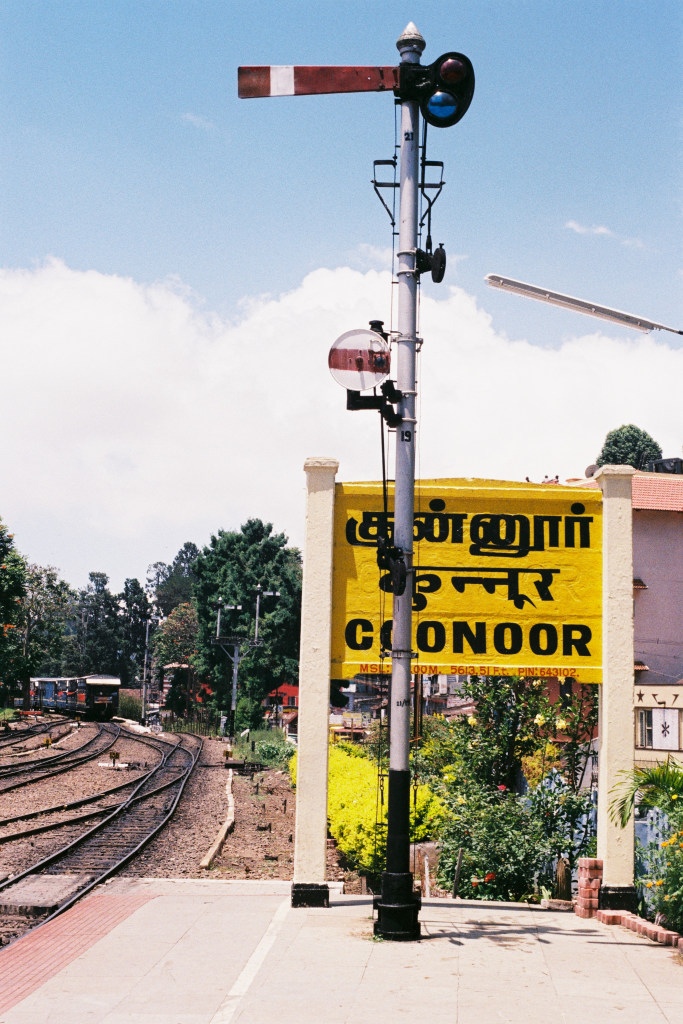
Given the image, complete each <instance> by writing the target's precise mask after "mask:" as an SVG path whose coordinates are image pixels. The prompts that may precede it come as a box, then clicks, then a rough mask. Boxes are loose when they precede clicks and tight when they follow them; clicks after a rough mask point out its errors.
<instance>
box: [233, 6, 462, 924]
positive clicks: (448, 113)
mask: <svg viewBox="0 0 683 1024" xmlns="http://www.w3.org/2000/svg"><path fill="white" fill-rule="evenodd" d="M396 46H397V49H398V51H399V53H400V57H401V61H400V64H399V65H398V66H397V67H353V66H347V67H320V66H312V67H293V66H279V67H275V66H273V67H241V68H240V69H239V72H238V92H239V95H240V96H241V97H242V98H245V99H246V98H255V97H274V96H297V95H305V94H308V95H310V94H315V93H321V94H322V93H334V92H339V93H341V92H378V91H380V92H381V91H391V92H393V94H394V96H395V98H396V102H397V103H399V104H400V107H401V128H400V178H399V230H398V243H399V245H398V271H397V276H398V316H397V334H396V337H395V338H394V341H395V345H396V353H397V373H396V381H395V384H393V382H387V384H385V385H383V394H384V396H385V397H384V398H383V399H379V398H367V399H361V398H360V396H358V395H357V394H356V392H354V391H353V390H350V391H349V405H348V407H349V408H356V409H358V408H379V409H380V411H381V412H382V414H383V416H384V418H385V419H386V420H387V423H388V424H389V426H391V427H392V428H394V429H395V430H396V441H397V443H396V470H395V488H394V532H393V540H392V544H391V546H390V547H388V548H387V549H385V551H384V552H380V551H379V548H378V555H379V556H380V558H383V559H384V562H383V563H382V562H380V564H384V565H385V567H387V568H390V570H391V573H392V577H393V578H394V585H393V616H392V621H393V630H392V639H391V664H392V668H391V686H390V702H391V729H390V753H389V800H388V820H387V860H386V870H385V871H384V873H383V876H382V892H381V895H380V896H379V897H378V898H377V899H376V900H375V908H376V910H377V913H378V917H377V920H376V922H375V933H376V934H378V935H380V936H382V937H384V938H386V939H394V940H411V939H418V938H419V937H420V924H419V921H418V913H419V909H420V899H419V896H416V895H415V894H414V891H413V876H412V873H411V872H410V766H409V753H410V704H411V700H410V679H411V662H412V661H413V657H414V655H413V650H412V645H411V636H412V592H413V580H412V574H413V565H412V557H413V516H414V505H415V451H416V433H417V418H416V398H417V383H416V349H417V344H418V339H417V291H418V287H419V277H420V274H421V273H424V272H425V271H427V270H431V273H432V278H433V279H434V281H436V282H438V281H440V280H441V279H442V278H443V273H444V269H445V253H444V251H443V249H442V248H441V247H439V248H438V249H437V250H436V251H435V252H434V253H432V252H431V240H430V239H429V240H428V244H427V252H422V251H421V250H420V249H418V201H419V190H420V176H419V171H420V167H419V149H420V145H419V127H420V115H422V117H423V118H424V120H425V121H426V122H427V123H429V124H431V125H434V126H435V127H442V128H443V127H450V126H451V125H454V124H456V123H457V122H458V121H459V120H460V119H461V118H462V117H463V116H464V114H465V113H466V111H467V109H468V107H469V105H470V102H471V99H472V94H473V92H474V70H473V68H472V65H471V63H470V61H469V60H468V58H467V57H465V56H464V55H463V54H461V53H457V52H454V51H450V52H447V53H445V54H443V55H442V56H441V57H439V58H438V60H436V61H434V63H433V64H431V65H429V66H423V65H422V64H420V57H421V55H422V52H423V50H424V48H425V41H424V39H423V38H422V36H421V35H420V33H419V32H418V30H417V29H416V27H415V25H413V24H412V22H411V23H410V24H409V25H408V26H407V28H406V29H405V31H404V32H403V33H402V35H401V36H400V37H399V39H398V41H397V43H396ZM372 326H373V328H374V326H375V322H373V325H372ZM380 332H381V325H380V326H379V328H378V329H377V331H376V334H377V335H378V336H379V334H380ZM366 333H369V332H366ZM345 351H350V350H348V349H347V350H345ZM337 356H339V353H337ZM373 358H374V359H375V361H376V355H374V356H373ZM358 359H360V361H361V362H362V356H356V360H358ZM330 365H331V366H332V364H330ZM374 383H376V381H373V384H372V385H368V384H365V385H364V384H359V385H358V390H362V389H363V388H364V387H369V386H374ZM353 395H355V396H356V397H355V401H354V399H353V398H352V396H353ZM363 403H366V404H365V405H364V404H363ZM375 403H379V404H375ZM394 405H395V406H396V410H395V411H394V408H393V406H394ZM378 561H379V558H378ZM295 886H296V870H295ZM311 888H313V887H311ZM301 898H302V901H305V896H302V897H301ZM293 901H294V896H293Z"/></svg>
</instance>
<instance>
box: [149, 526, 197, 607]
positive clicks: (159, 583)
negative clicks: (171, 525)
mask: <svg viewBox="0 0 683 1024" xmlns="http://www.w3.org/2000/svg"><path fill="white" fill-rule="evenodd" d="M198 555H199V548H198V547H197V545H196V544H193V543H192V542H191V541H186V542H185V544H183V546H182V548H181V549H180V551H179V552H178V554H177V555H176V556H175V558H174V559H173V563H172V564H171V565H167V564H166V563H165V562H154V564H153V565H150V567H149V569H148V575H147V589H148V591H149V592H150V593H151V594H152V595H153V597H154V602H155V604H156V605H157V606H158V607H159V609H160V610H161V612H162V614H163V615H170V614H171V612H172V611H173V609H174V608H177V607H178V605H180V604H187V602H188V601H191V600H192V586H193V583H194V578H195V573H194V565H195V562H196V561H197V556H198Z"/></svg>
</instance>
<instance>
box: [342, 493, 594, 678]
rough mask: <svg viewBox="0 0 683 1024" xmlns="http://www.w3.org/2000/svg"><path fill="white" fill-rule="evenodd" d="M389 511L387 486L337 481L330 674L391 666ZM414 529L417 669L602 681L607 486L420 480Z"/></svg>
mask: <svg viewBox="0 0 683 1024" xmlns="http://www.w3.org/2000/svg"><path fill="white" fill-rule="evenodd" d="M388 507H389V509H390V510H391V509H392V508H393V493H392V491H391V490H390V492H389V502H388ZM383 508H384V504H383V498H382V486H381V484H379V483H346V484H344V483H340V484H337V485H336V489H335V519H334V569H333V601H332V608H333V611H332V669H331V672H332V677H333V678H351V677H353V676H354V675H356V674H359V673H367V674H379V673H386V674H389V673H390V672H391V656H390V654H389V653H388V652H389V651H390V648H391V615H392V593H391V576H390V573H389V572H388V571H387V570H383V569H379V568H378V565H377V538H378V536H385V537H387V538H388V540H389V541H390V542H391V540H392V533H393V515H392V513H391V511H390V512H389V513H388V514H385V513H384V511H383ZM413 537H414V550H415V557H414V565H415V571H414V574H413V580H412V605H413V641H412V642H413V651H414V652H415V659H414V663H413V666H412V668H413V672H420V673H423V674H426V675H436V674H437V673H439V674H452V675H456V674H461V675H464V674H471V675H526V676H558V677H565V678H566V677H569V678H573V679H576V680H577V681H579V682H584V683H599V682H600V681H601V678H602V494H601V492H600V491H599V490H592V489H590V490H589V489H585V488H583V487H564V486H556V485H540V484H519V483H507V482H502V481H491V480H467V479H465V480H423V481H420V482H418V484H417V485H416V511H415V518H414V533H413ZM408 586H409V587H410V586H411V581H410V578H409V582H408ZM383 654H384V655H385V656H383Z"/></svg>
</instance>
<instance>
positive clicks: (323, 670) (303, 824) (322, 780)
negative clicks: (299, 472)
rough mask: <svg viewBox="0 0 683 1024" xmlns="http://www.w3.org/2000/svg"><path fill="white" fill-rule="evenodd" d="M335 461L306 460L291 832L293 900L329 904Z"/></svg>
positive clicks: (337, 465)
mask: <svg viewBox="0 0 683 1024" xmlns="http://www.w3.org/2000/svg"><path fill="white" fill-rule="evenodd" d="M338 468H339V463H338V462H337V461H336V460H335V459H325V458H309V459H307V460H306V462H305V465H304V470H305V472H306V491H307V498H306V533H305V539H304V563H303V589H302V595H301V651H300V661H299V718H298V736H299V742H298V755H297V772H296V834H295V846H294V880H293V884H292V906H299V907H302V906H327V905H328V903H329V888H328V885H327V747H328V732H329V718H330V658H331V639H332V553H333V527H334V485H335V476H336V473H337V470H338Z"/></svg>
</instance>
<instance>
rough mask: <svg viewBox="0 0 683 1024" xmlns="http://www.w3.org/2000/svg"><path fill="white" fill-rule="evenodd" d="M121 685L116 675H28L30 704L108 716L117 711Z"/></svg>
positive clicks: (87, 715) (82, 715)
mask: <svg viewBox="0 0 683 1024" xmlns="http://www.w3.org/2000/svg"><path fill="white" fill-rule="evenodd" d="M120 688H121V680H120V679H118V678H117V677H116V676H99V675H90V676H36V677H32V678H31V708H33V709H34V710H36V711H42V710H48V711H61V712H63V713H64V714H67V715H77V716H78V717H79V718H95V719H99V720H108V719H110V718H112V717H113V716H114V715H116V714H118V711H119V690H120Z"/></svg>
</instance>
